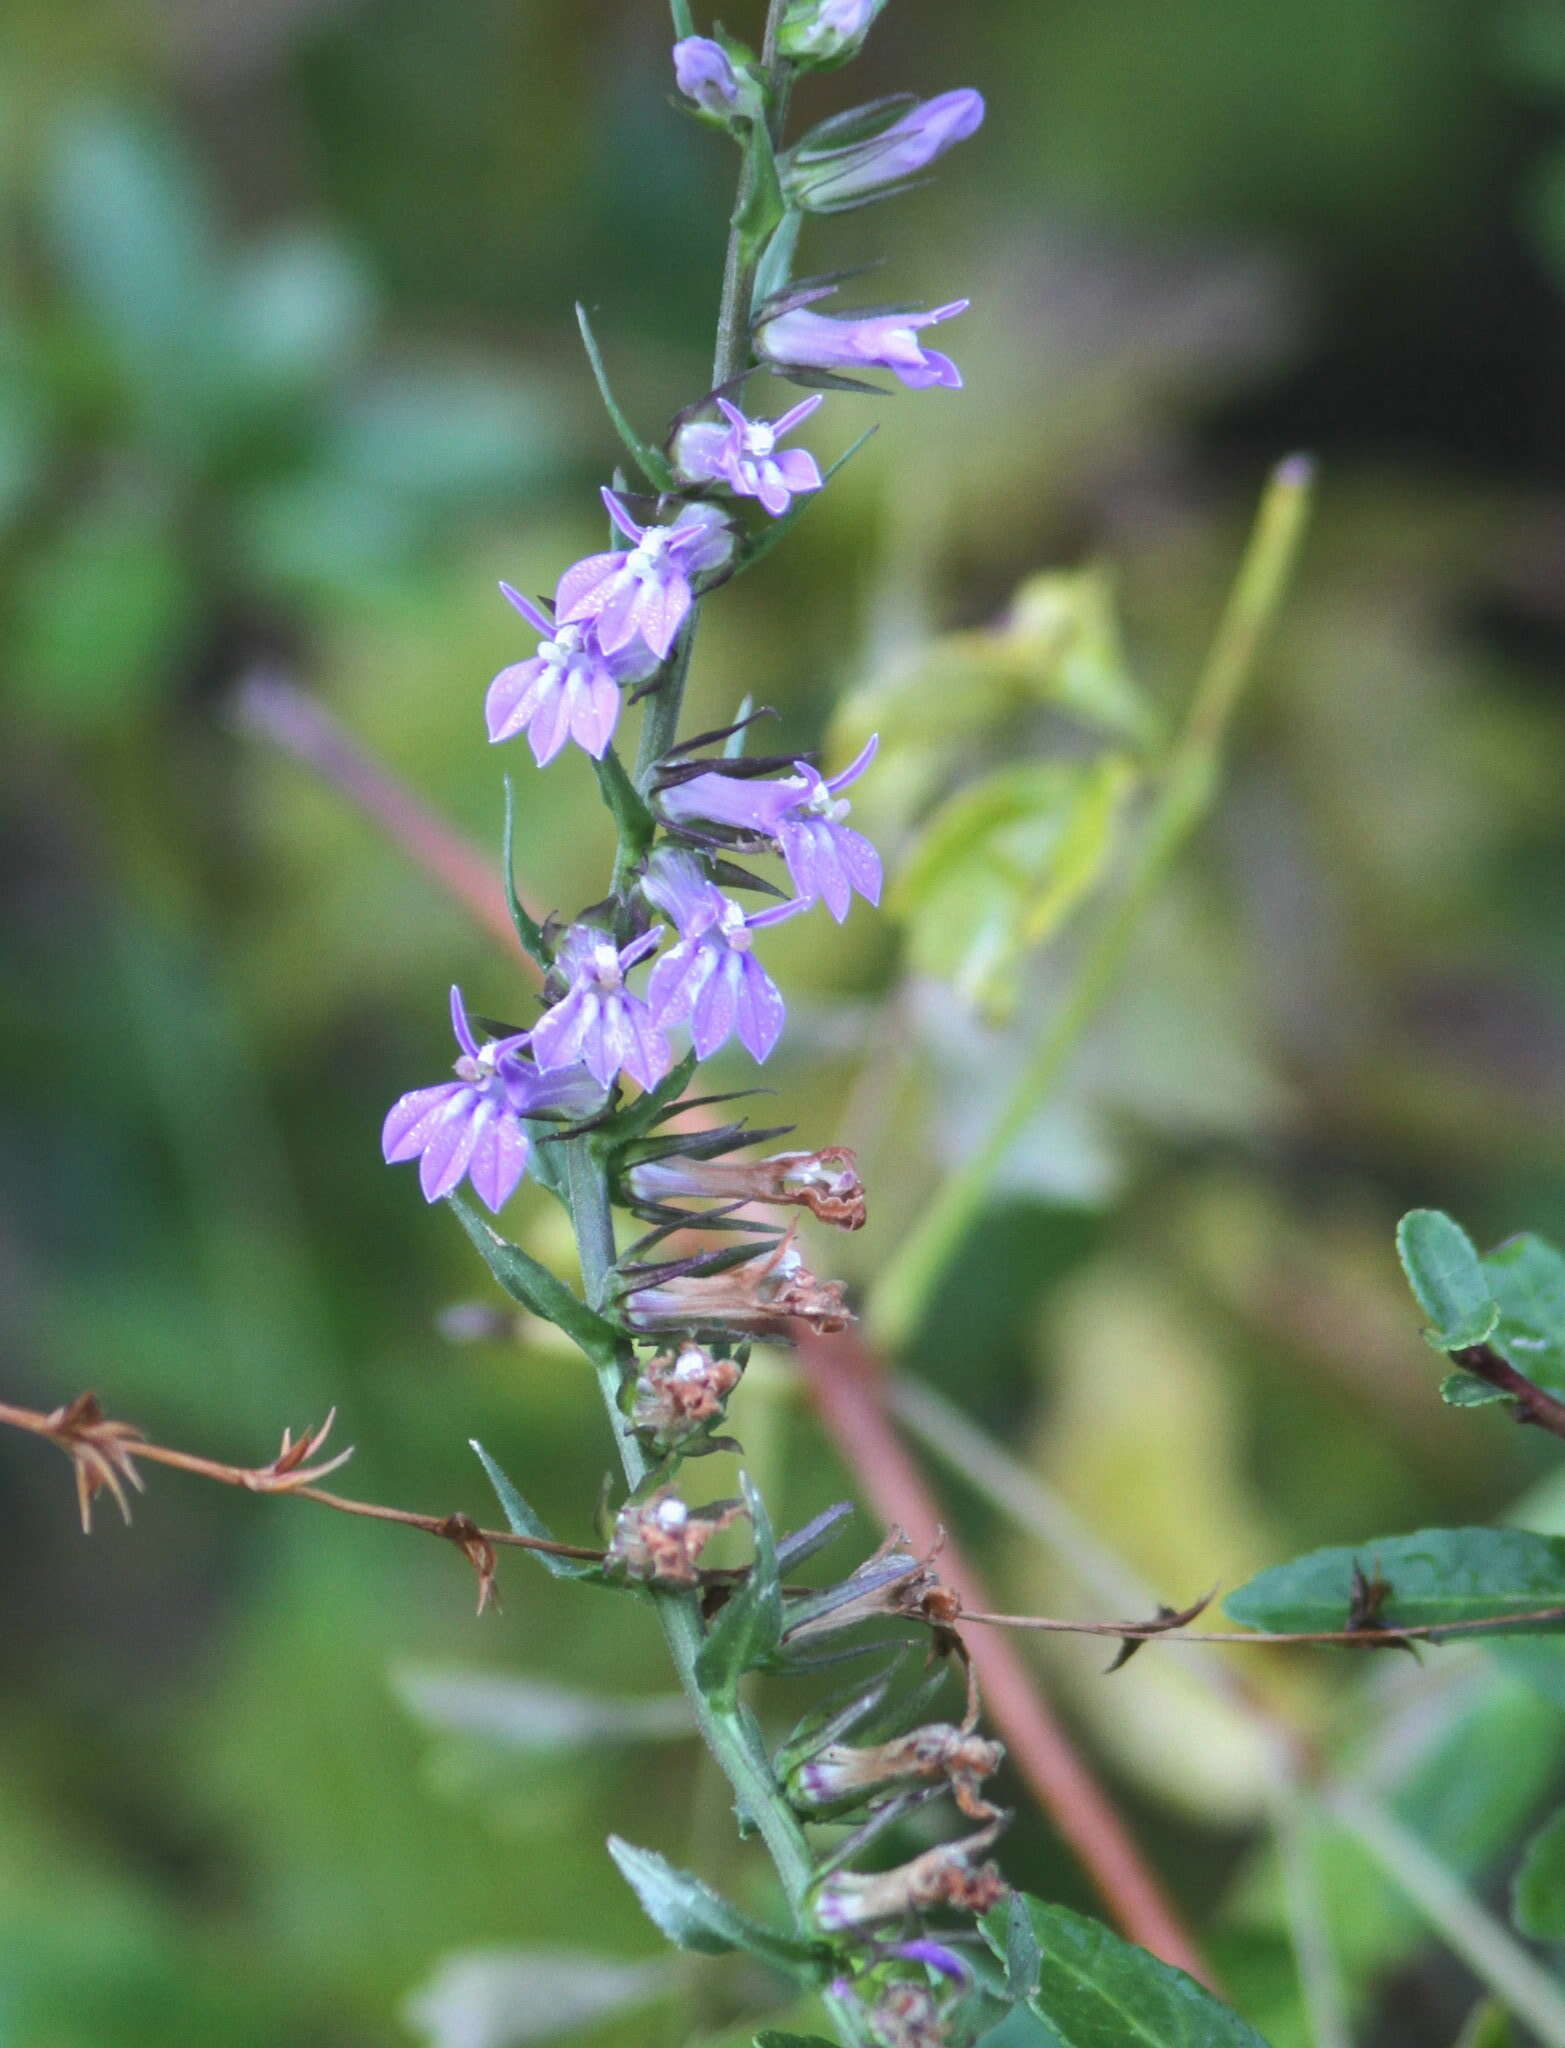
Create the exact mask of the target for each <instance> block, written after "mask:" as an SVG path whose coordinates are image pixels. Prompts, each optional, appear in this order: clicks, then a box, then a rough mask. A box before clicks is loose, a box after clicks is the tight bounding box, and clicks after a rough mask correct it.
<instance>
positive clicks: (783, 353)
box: [755, 286, 968, 391]
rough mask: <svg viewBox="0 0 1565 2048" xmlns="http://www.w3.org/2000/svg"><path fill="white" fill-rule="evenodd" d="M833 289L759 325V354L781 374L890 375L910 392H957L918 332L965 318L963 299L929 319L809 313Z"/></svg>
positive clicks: (951, 372)
mask: <svg viewBox="0 0 1565 2048" xmlns="http://www.w3.org/2000/svg"><path fill="white" fill-rule="evenodd" d="M834 289H835V287H833V286H826V287H825V288H823V289H820V290H816V291H813V292H810V293H808V294H807V295H806V296H804V297H802V298H801V297H799V296H798V295H797V294H795V296H794V300H793V303H792V305H791V306H789V308H788V310H787V311H786V312H782V313H775V314H773V316H772V317H771V318H770V319H769V320H763V321H762V322H761V324H760V326H759V327H758V328H757V329H756V332H755V346H756V349H757V350H758V352H759V353H760V354H761V355H763V356H764V357H765V358H766V360H767V361H768V362H769V363H774V364H775V365H776V366H777V368H778V369H780V370H828V371H849V372H851V371H854V370H890V371H891V372H892V373H893V374H894V375H895V376H896V377H897V378H898V379H899V380H900V381H901V382H902V383H903V384H905V385H907V387H908V388H909V390H912V391H922V390H924V389H926V388H927V387H928V386H929V385H931V384H943V385H945V386H946V387H947V389H948V390H951V391H960V390H961V388H962V373H961V371H960V370H958V368H957V367H956V364H955V363H953V362H952V360H951V358H950V357H949V356H943V355H941V353H940V352H939V350H938V349H932V348H923V347H921V346H920V345H919V340H918V330H919V329H920V328H922V327H933V326H935V325H937V324H938V322H940V321H942V320H954V319H955V318H956V316H957V314H958V313H965V312H966V311H967V305H968V302H967V300H966V299H953V300H952V301H951V303H950V305H948V306H936V307H935V309H934V310H933V312H929V313H865V314H861V315H860V316H859V317H858V318H857V319H851V318H849V319H838V318H834V317H833V316H832V315H831V314H828V313H812V312H811V311H810V302H811V300H813V299H819V298H826V297H827V296H829V294H830V292H831V291H832V290H834Z"/></svg>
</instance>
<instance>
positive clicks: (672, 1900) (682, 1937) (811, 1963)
mask: <svg viewBox="0 0 1565 2048" xmlns="http://www.w3.org/2000/svg"><path fill="white" fill-rule="evenodd" d="M609 1854H610V1855H611V1856H612V1857H613V1858H614V1861H615V1863H616V1865H617V1866H618V1868H619V1872H620V1875H621V1876H622V1877H623V1878H624V1879H625V1882H626V1883H627V1884H628V1885H629V1886H630V1888H631V1890H632V1891H633V1892H634V1893H635V1894H636V1897H637V1898H638V1899H639V1900H640V1901H641V1908H642V1911H643V1912H644V1913H645V1914H646V1916H647V1918H648V1919H649V1920H650V1921H651V1922H652V1924H653V1926H654V1927H656V1928H657V1929H658V1930H659V1931H660V1932H661V1933H662V1934H665V1935H666V1936H667V1937H668V1939H669V1940H670V1941H671V1942H673V1943H674V1945H675V1947H676V1948H688V1949H694V1950H696V1952H697V1953H698V1954H700V1955H707V1956H721V1955H728V1954H731V1953H732V1952H733V1951H734V1950H735V1949H740V1950H743V1952H744V1953H745V1954H746V1955H752V1956H760V1957H761V1958H762V1959H763V1960H764V1961H766V1962H769V1963H772V1964H774V1965H776V1966H777V1967H778V1968H779V1969H783V1970H787V1971H789V1972H790V1973H791V1974H792V1975H794V1976H799V1977H804V1978H807V1979H811V1980H814V1979H816V1978H818V1977H819V1976H820V1975H821V1973H822V1967H823V1964H824V1963H825V1962H826V1961H828V1960H829V1958H830V1954H831V1951H830V1949H829V1948H828V1946H827V1945H826V1944H825V1943H824V1942H818V1941H803V1940H801V1939H799V1938H798V1937H797V1936H796V1935H791V1934H780V1933H777V1932H774V1931H773V1930H772V1929H771V1928H769V1927H762V1926H761V1925H760V1924H759V1923H758V1922H756V1921H754V1920H751V1919H749V1918H748V1917H747V1916H746V1915H745V1914H743V1913H741V1912H739V1911H738V1910H737V1909H736V1908H735V1907H733V1906H731V1905H729V1903H728V1901H727V1900H726V1899H723V1898H719V1897H718V1895H717V1893H716V1892H714V1891H713V1890H712V1889H711V1888H710V1887H709V1886H708V1885H704V1884H703V1883H702V1882H701V1880H700V1878H698V1877H692V1876H691V1875H690V1874H689V1872H688V1871H684V1870H677V1869H676V1868H675V1867H674V1865H673V1864H672V1863H669V1862H667V1861H666V1860H665V1859H664V1858H663V1857H662V1856H659V1855H658V1854H657V1852H656V1851H655V1850H653V1849H638V1848H636V1847H634V1846H633V1844H631V1843H630V1842H626V1841H622V1840H621V1839H620V1837H619V1836H618V1835H610V1837H609Z"/></svg>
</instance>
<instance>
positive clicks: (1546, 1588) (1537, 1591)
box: [1223, 1529, 1565, 1635]
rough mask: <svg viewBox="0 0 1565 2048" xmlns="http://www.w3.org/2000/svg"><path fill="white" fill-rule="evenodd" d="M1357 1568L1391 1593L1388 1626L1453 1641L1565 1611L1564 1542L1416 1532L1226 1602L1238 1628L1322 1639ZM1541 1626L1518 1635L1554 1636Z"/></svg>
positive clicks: (1322, 1554) (1329, 1558) (1318, 1560)
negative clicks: (1442, 1634) (1471, 1625)
mask: <svg viewBox="0 0 1565 2048" xmlns="http://www.w3.org/2000/svg"><path fill="white" fill-rule="evenodd" d="M1355 1567H1357V1568H1358V1569H1359V1570H1360V1571H1362V1572H1364V1573H1366V1574H1374V1573H1377V1572H1378V1573H1379V1575H1380V1576H1381V1577H1382V1578H1383V1579H1384V1580H1385V1582H1386V1584H1387V1586H1388V1588H1389V1591H1388V1593H1387V1595H1386V1598H1385V1600H1384V1602H1383V1604H1382V1606H1381V1609H1380V1616H1379V1618H1380V1619H1381V1620H1382V1621H1383V1622H1385V1623H1386V1624H1387V1625H1388V1626H1391V1627H1395V1626H1397V1625H1398V1624H1401V1625H1403V1626H1404V1627H1409V1628H1413V1627H1422V1626H1424V1625H1426V1624H1427V1625H1432V1626H1436V1627H1439V1628H1440V1629H1442V1631H1443V1630H1445V1629H1447V1628H1449V1630H1450V1632H1451V1633H1452V1635H1460V1634H1462V1633H1463V1629H1462V1624H1463V1623H1464V1622H1471V1621H1474V1620H1477V1619H1479V1618H1480V1617H1482V1616H1486V1615H1498V1614H1525V1613H1527V1612H1528V1611H1529V1610H1531V1609H1533V1608H1542V1607H1555V1606H1560V1607H1565V1538H1561V1537H1557V1536H1537V1535H1534V1534H1533V1533H1532V1532H1531V1531H1530V1530H1526V1529H1422V1530H1419V1531H1418V1532H1417V1533H1416V1534H1415V1535H1411V1536H1386V1537H1381V1538H1377V1539H1374V1540H1372V1541H1370V1542H1367V1543H1360V1544H1355V1545H1354V1546H1353V1547H1352V1548H1351V1549H1349V1548H1345V1547H1342V1548H1337V1549H1332V1550H1316V1551H1312V1552H1311V1553H1310V1554H1309V1555H1308V1556H1307V1557H1299V1558H1295V1559H1293V1560H1292V1562H1291V1563H1288V1564H1278V1565H1273V1566H1271V1567H1270V1569H1269V1570H1267V1571H1264V1572H1260V1573H1258V1574H1257V1576H1256V1577H1255V1578H1253V1579H1251V1580H1250V1581H1249V1582H1248V1584H1246V1585H1243V1586H1240V1587H1239V1588H1238V1590H1237V1591H1236V1592H1233V1593H1230V1594H1229V1595H1228V1597H1227V1599H1226V1600H1225V1601H1224V1602H1223V1605H1224V1608H1225V1609H1226V1611H1227V1612H1228V1614H1229V1615H1230V1616H1231V1617H1232V1619H1233V1620H1235V1621H1236V1622H1238V1623H1240V1625H1241V1626H1242V1627H1244V1628H1259V1629H1284V1630H1289V1631H1292V1630H1319V1629H1341V1628H1345V1627H1346V1626H1347V1625H1348V1616H1349V1613H1350V1610H1351V1607H1352V1603H1353V1597H1354V1586H1353V1575H1354V1569H1355ZM1561 1627H1565V1623H1561V1622H1540V1623H1538V1624H1537V1626H1536V1628H1535V1629H1526V1630H1518V1631H1517V1633H1518V1634H1528V1635H1531V1634H1535V1633H1536V1634H1552V1633H1554V1632H1555V1631H1556V1630H1557V1629H1560V1628H1561Z"/></svg>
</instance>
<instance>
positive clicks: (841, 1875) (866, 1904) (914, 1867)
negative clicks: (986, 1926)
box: [814, 1823, 1006, 1934]
mask: <svg viewBox="0 0 1565 2048" xmlns="http://www.w3.org/2000/svg"><path fill="white" fill-rule="evenodd" d="M997 1833H998V1828H997V1827H996V1826H995V1825H994V1824H992V1823H991V1825H990V1826H988V1827H986V1828H980V1830H979V1831H978V1833H977V1834H976V1835H969V1836H968V1837H967V1838H966V1840H965V1841H960V1842H942V1843H941V1844H940V1845H939V1847H938V1848H934V1849H926V1850H925V1852H924V1854H923V1855H922V1856H915V1857H914V1858H913V1861H912V1862H911V1863H904V1864H901V1865H900V1866H899V1867H898V1868H897V1869H895V1870H878V1871H875V1872H872V1873H866V1872H864V1871H860V1870H838V1871H835V1872H833V1874H832V1875H831V1876H830V1877H828V1878H827V1880H826V1882H825V1883H824V1884H823V1885H822V1886H821V1888H820V1890H819V1891H818V1892H817V1893H816V1894H815V1906H814V1911H815V1919H816V1924H817V1925H818V1926H820V1927H821V1928H823V1929H824V1930H825V1931H826V1932H827V1933H828V1934H840V1933H841V1932H842V1931H843V1930H844V1929H845V1928H849V1927H864V1926H868V1925H870V1924H872V1923H873V1922H875V1921H877V1920H900V1919H903V1918H904V1917H905V1916H907V1915H908V1914H912V1913H929V1912H934V1911H936V1910H938V1909H940V1908H942V1907H945V1908H949V1909H951V1910H953V1911H955V1912H959V1913H987V1912H988V1911H989V1909H990V1907H991V1906H995V1905H998V1904H999V1902H1000V1900H1001V1899H1003V1898H1004V1897H1005V1892H1006V1887H1005V1883H1004V1880H1003V1879H1002V1878H1001V1876H1000V1873H999V1871H998V1870H996V1869H995V1867H994V1865H993V1864H992V1863H977V1864H975V1861H974V1859H975V1858H976V1857H978V1856H980V1855H982V1853H983V1851H984V1850H985V1849H987V1848H988V1847H989V1845H990V1843H991V1842H992V1841H993V1840H994V1838H995V1835H996V1834H997Z"/></svg>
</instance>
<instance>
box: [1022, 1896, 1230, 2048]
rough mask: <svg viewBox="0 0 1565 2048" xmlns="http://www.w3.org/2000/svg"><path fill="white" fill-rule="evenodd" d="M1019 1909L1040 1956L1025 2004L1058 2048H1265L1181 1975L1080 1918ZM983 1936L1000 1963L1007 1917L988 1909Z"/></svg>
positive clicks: (1035, 1906)
mask: <svg viewBox="0 0 1565 2048" xmlns="http://www.w3.org/2000/svg"><path fill="white" fill-rule="evenodd" d="M1023 1905H1024V1908H1025V1910H1026V1912H1027V1914H1028V1917H1029V1919H1030V1920H1031V1923H1032V1931H1033V1936H1034V1938H1035V1940H1036V1941H1037V1944H1038V1947H1039V1949H1040V1951H1041V1952H1042V1956H1043V1969H1042V1975H1041V1977H1040V1980H1039V1984H1038V1989H1037V1991H1036V1993H1035V1994H1034V1996H1033V1997H1032V1999H1031V2000H1030V2001H1029V2002H1030V2005H1031V2008H1032V2010H1033V2011H1034V2012H1035V2013H1037V2014H1038V2015H1039V2016H1040V2017H1041V2018H1042V2019H1044V2020H1047V2021H1048V2023H1049V2025H1050V2026H1052V2027H1053V2028H1054V2030H1055V2032H1056V2033H1057V2034H1058V2035H1059V2038H1060V2043H1061V2048H1266V2043H1265V2041H1264V2040H1263V2039H1262V2037H1261V2036H1260V2035H1259V2034H1258V2033H1257V2032H1256V2031H1255V2029H1254V2027H1252V2026H1251V2025H1250V2024H1249V2023H1248V2022H1247V2021H1245V2020H1242V2019H1240V2017H1239V2015H1238V2014H1237V2013H1235V2012H1231V2011H1230V2010H1229V2009H1228V2007H1227V2006H1224V2005H1220V2004H1219V2003H1218V2001H1217V2000H1216V1999H1215V1998H1213V1996H1212V1995H1211V1993H1210V1992H1209V1991H1204V1990H1202V1988H1201V1986H1200V1985H1199V1984H1198V1983H1197V1982H1196V1981H1195V1979H1194V1978H1193V1977H1187V1976H1186V1975H1185V1973H1184V1971H1183V1970H1176V1969H1174V1968H1172V1967H1171V1966H1170V1965H1169V1964H1168V1963H1160V1962H1159V1961H1158V1959H1157V1957H1156V1956H1152V1955H1148V1953H1147V1951H1146V1950H1145V1949H1141V1948H1133V1947H1132V1946H1131V1944H1130V1943H1129V1942H1127V1941H1121V1940H1120V1938H1119V1936H1118V1935H1117V1934H1111V1933H1110V1932H1109V1930H1108V1929H1107V1928H1106V1927H1104V1926H1102V1925H1100V1923H1099V1922H1098V1921H1096V1920H1089V1919H1088V1918H1087V1917H1086V1916H1085V1915H1084V1914H1081V1913H1072V1912H1070V1911H1069V1910H1068V1909H1067V1908H1066V1907H1064V1906H1046V1905H1044V1903H1043V1902H1042V1900H1040V1899H1034V1898H1028V1897H1025V1896H1024V1897H1023ZM983 1932H984V1939H985V1940H986V1941H987V1942H988V1943H989V1946H990V1947H991V1948H992V1949H993V1950H994V1952H995V1954H996V1955H999V1956H1004V1955H1005V1953H1006V1949H1007V1944H1008V1939H1009V1918H1008V1913H1007V1911H1006V1910H1005V1909H1002V1908H1000V1907H996V1908H995V1910H994V1911H993V1912H992V1913H989V1914H987V1915H986V1916H985V1918H984V1921H983Z"/></svg>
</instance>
